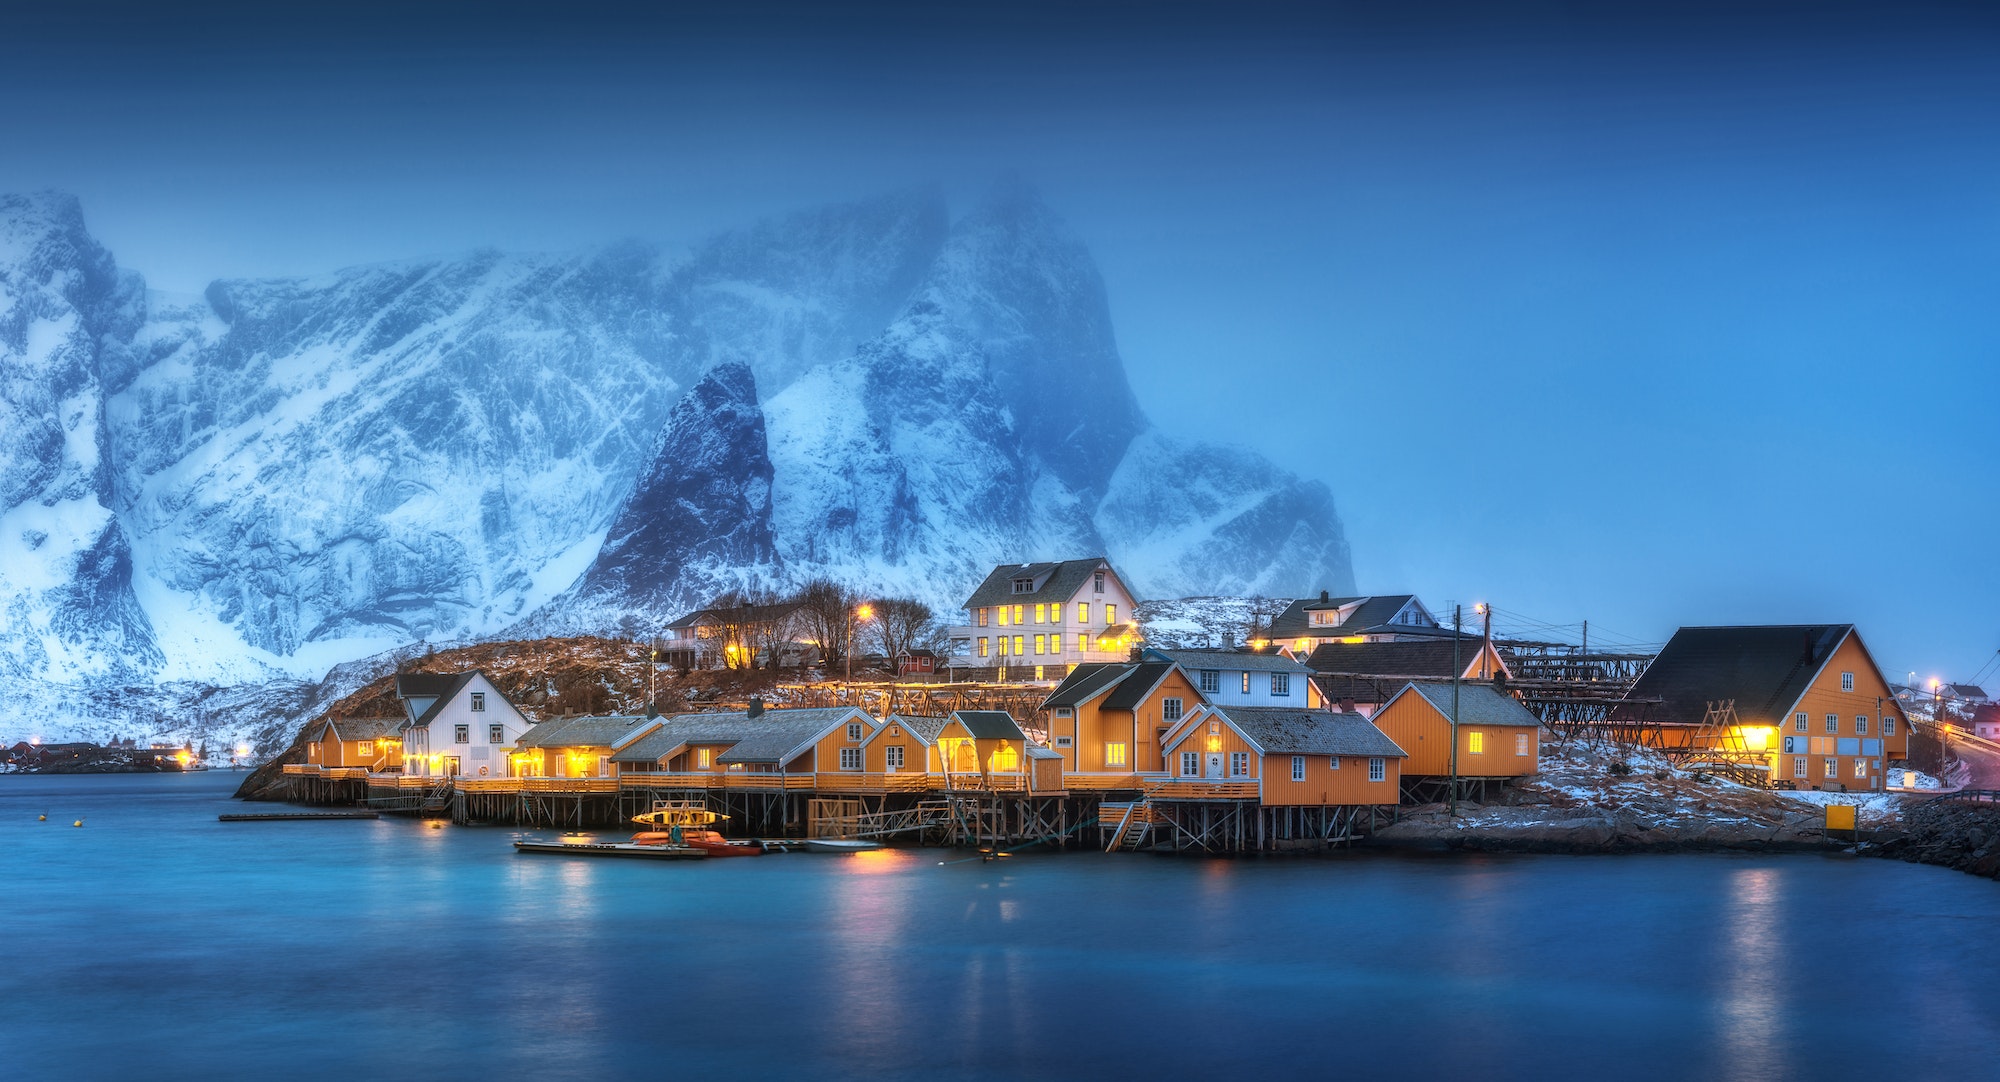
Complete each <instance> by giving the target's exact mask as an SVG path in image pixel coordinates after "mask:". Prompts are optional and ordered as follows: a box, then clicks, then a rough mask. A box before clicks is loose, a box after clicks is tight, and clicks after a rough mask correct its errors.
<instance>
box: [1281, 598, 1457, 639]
mask: <svg viewBox="0 0 2000 1082" xmlns="http://www.w3.org/2000/svg"><path fill="white" fill-rule="evenodd" d="M1416 599H1417V595H1415V594H1379V595H1363V596H1359V597H1327V596H1325V595H1321V596H1319V597H1309V598H1305V599H1304V600H1300V601H1294V602H1292V603H1291V605H1290V606H1289V607H1287V608H1286V609H1285V611H1284V612H1281V613H1279V614H1278V615H1277V616H1276V617H1273V618H1272V620H1271V631H1270V636H1271V638H1273V639H1295V638H1298V637H1299V636H1301V635H1325V634H1329V633H1331V632H1334V631H1339V632H1342V633H1344V634H1349V635H1358V634H1360V633H1362V632H1363V631H1368V630H1371V629H1372V630H1381V631H1404V632H1407V631H1422V630H1424V628H1423V626H1422V625H1418V624H1392V623H1390V622H1389V620H1390V619H1391V618H1392V617H1394V616H1395V615H1396V614H1397V613H1398V612H1401V611H1402V610H1403V606H1405V605H1408V604H1409V603H1410V602H1412V601H1416ZM1357 602H1358V604H1357ZM1422 604H1423V603H1422V602H1418V605H1419V607H1421V606H1422ZM1348 605H1354V606H1355V609H1354V611H1353V612H1352V613H1349V614H1348V617H1347V619H1346V620H1345V621H1344V622H1342V623H1339V624H1335V625H1329V626H1321V627H1314V626H1312V618H1311V617H1310V616H1308V615H1307V613H1310V612H1312V611H1314V610H1316V609H1340V608H1345V607H1347V606H1348Z"/></svg>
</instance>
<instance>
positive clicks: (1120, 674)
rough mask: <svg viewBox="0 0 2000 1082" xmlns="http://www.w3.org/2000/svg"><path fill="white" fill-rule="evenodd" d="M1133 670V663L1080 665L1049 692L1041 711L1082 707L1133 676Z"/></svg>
mask: <svg viewBox="0 0 2000 1082" xmlns="http://www.w3.org/2000/svg"><path fill="white" fill-rule="evenodd" d="M1132 669H1133V665H1132V663H1131V662H1127V661H1092V662H1086V663H1084V664H1082V665H1078V666H1077V667H1076V668H1074V669H1072V670H1070V674H1069V675H1068V676H1065V677H1063V681H1062V683H1060V684H1057V685H1056V689H1055V690H1054V691H1051V692H1049V697H1048V698H1046V699H1043V700H1042V705H1041V707H1040V709H1043V710H1046V709H1048V708H1049V707H1052V706H1082V705H1083V704H1084V703H1087V702H1089V701H1090V700H1092V699H1095V698H1097V697H1098V696H1099V695H1102V694H1104V693H1105V692H1106V691H1108V690H1110V689H1111V688H1113V687H1116V686H1117V684H1118V682H1119V681H1121V680H1123V679H1125V678H1126V677H1128V676H1130V675H1132Z"/></svg>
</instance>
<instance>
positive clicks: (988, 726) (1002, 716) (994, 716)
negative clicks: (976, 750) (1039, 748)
mask: <svg viewBox="0 0 2000 1082" xmlns="http://www.w3.org/2000/svg"><path fill="white" fill-rule="evenodd" d="M952 717H954V718H956V719H957V720H958V723H959V724H960V725H963V726H965V731H966V732H968V733H971V734H972V736H973V739H975V740H1026V739H1028V735H1027V734H1026V733H1023V732H1022V731H1021V726H1020V725H1019V724H1018V723H1016V722H1015V721H1014V715H1012V714H1009V713H1008V712H1006V711H1005V710H960V711H957V712H955V713H953V714H952Z"/></svg>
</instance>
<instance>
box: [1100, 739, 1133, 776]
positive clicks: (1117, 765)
mask: <svg viewBox="0 0 2000 1082" xmlns="http://www.w3.org/2000/svg"><path fill="white" fill-rule="evenodd" d="M1131 762H1132V753H1131V751H1130V750H1128V749H1127V748H1126V746H1125V742H1124V741H1122V740H1107V741H1105V742H1104V768H1105V769H1106V770H1126V769H1129V768H1130V764H1131Z"/></svg>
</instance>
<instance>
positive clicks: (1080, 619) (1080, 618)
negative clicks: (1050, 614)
mask: <svg viewBox="0 0 2000 1082" xmlns="http://www.w3.org/2000/svg"><path fill="white" fill-rule="evenodd" d="M1076 622H1077V623H1079V624H1087V623H1089V622H1090V602H1088V601H1079V602H1077V603H1076Z"/></svg>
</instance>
